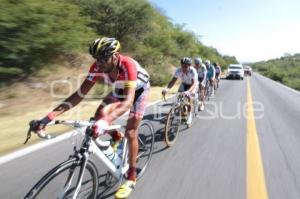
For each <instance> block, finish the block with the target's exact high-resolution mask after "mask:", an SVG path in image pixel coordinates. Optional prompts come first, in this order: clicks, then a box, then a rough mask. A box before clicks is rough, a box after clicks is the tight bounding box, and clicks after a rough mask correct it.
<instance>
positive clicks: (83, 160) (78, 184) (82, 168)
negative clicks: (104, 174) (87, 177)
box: [59, 152, 89, 199]
mask: <svg viewBox="0 0 300 199" xmlns="http://www.w3.org/2000/svg"><path fill="white" fill-rule="evenodd" d="M79 158H80V159H81V160H80V161H81V166H80V171H79V175H78V179H77V182H76V187H75V192H74V195H73V197H72V199H76V198H77V196H78V193H79V191H80V189H81V183H82V179H83V175H84V171H85V167H86V165H87V161H88V158H89V153H88V152H85V153H83V156H82V157H79ZM75 169H76V165H74V167H73V168H72V169H70V171H69V176H68V179H67V182H66V184H65V187H64V190H63V192H62V194H61V196H59V199H63V198H64V197H65V194H66V193H67V192H68V190H69V188H70V186H71V184H72V180H73V177H74V174H75Z"/></svg>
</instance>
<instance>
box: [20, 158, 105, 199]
mask: <svg viewBox="0 0 300 199" xmlns="http://www.w3.org/2000/svg"><path fill="white" fill-rule="evenodd" d="M80 168H81V163H80V162H78V161H77V160H76V158H72V159H69V160H66V161H65V162H63V163H61V164H59V165H58V166H56V167H54V168H53V169H52V170H50V171H49V172H48V173H47V174H46V175H44V176H43V177H42V178H41V179H40V180H39V181H38V182H37V183H36V184H35V185H34V186H33V188H32V189H31V190H30V191H29V192H28V193H27V194H26V196H25V199H38V198H51V195H53V194H54V192H52V191H51V188H50V193H45V194H46V197H45V196H43V195H42V194H44V193H42V191H45V189H46V188H47V186H48V185H49V184H50V183H51V182H52V181H54V179H56V178H58V177H59V176H60V175H61V174H63V172H65V171H68V170H69V175H68V177H67V180H68V179H70V177H71V179H70V180H71V181H73V180H74V182H75V184H76V182H77V179H76V177H75V179H73V177H74V175H76V169H78V170H80ZM72 170H73V172H72V174H71V171H72ZM87 171H88V172H89V173H90V174H91V177H92V179H91V180H92V183H93V185H92V191H91V194H89V195H88V197H87V198H88V199H95V198H96V197H97V193H98V184H99V182H98V171H97V168H96V166H95V165H94V164H93V163H92V162H91V161H89V160H88V161H87V164H86V167H85V171H84V174H86V172H87ZM70 174H71V176H70ZM86 182H88V181H83V183H86ZM71 183H72V182H71ZM66 184H67V182H65V183H64V185H63V186H66ZM70 185H71V184H70ZM82 185H84V184H82ZM48 188H49V187H48ZM69 188H70V187H69ZM75 188H76V187H74V188H73V190H75ZM55 190H56V189H55ZM81 190H82V187H81ZM71 191H72V189H69V190H67V191H65V194H64V195H66V196H64V197H63V198H64V199H66V198H68V197H69V196H68V195H69V194H70V193H71ZM53 198H59V197H58V196H53ZM70 198H72V196H70ZM80 198H81V197H80Z"/></svg>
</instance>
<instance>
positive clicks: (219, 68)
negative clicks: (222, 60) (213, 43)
mask: <svg viewBox="0 0 300 199" xmlns="http://www.w3.org/2000/svg"><path fill="white" fill-rule="evenodd" d="M213 65H214V68H215V71H216V82H215V85H216V87H217V88H219V82H220V75H221V72H222V70H221V66H220V65H219V64H218V63H217V62H214V63H213Z"/></svg>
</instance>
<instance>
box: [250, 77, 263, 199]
mask: <svg viewBox="0 0 300 199" xmlns="http://www.w3.org/2000/svg"><path fill="white" fill-rule="evenodd" d="M247 105H248V106H247V182H246V183H247V199H268V193H267V189H266V183H265V176H264V169H263V164H262V159H261V154H260V147H259V141H258V136H257V131H256V125H255V118H254V112H253V101H252V95H251V87H250V80H249V78H247Z"/></svg>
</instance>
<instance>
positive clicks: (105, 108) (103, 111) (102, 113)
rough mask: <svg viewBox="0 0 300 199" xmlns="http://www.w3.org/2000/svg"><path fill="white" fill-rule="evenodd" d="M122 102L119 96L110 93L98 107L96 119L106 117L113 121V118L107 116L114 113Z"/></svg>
mask: <svg viewBox="0 0 300 199" xmlns="http://www.w3.org/2000/svg"><path fill="white" fill-rule="evenodd" d="M120 104H121V101H120V100H119V99H118V98H116V97H114V96H113V94H112V93H110V94H108V95H107V96H106V97H105V98H104V99H103V101H102V103H101V104H100V105H99V107H98V108H97V111H96V113H95V115H94V118H95V119H96V120H99V119H105V120H107V121H109V122H111V118H107V116H108V115H110V114H112V113H114V110H115V109H116V108H118V107H119V106H120Z"/></svg>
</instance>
